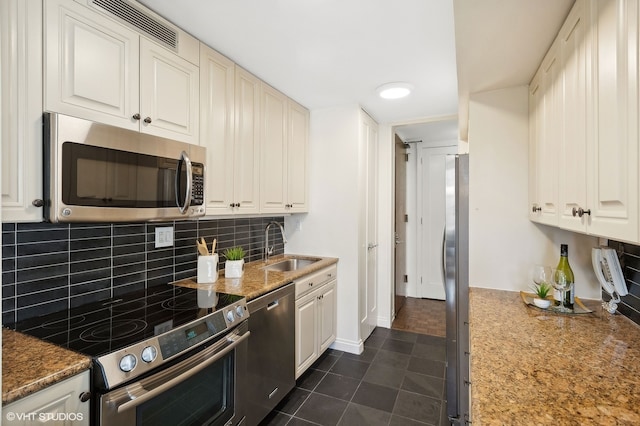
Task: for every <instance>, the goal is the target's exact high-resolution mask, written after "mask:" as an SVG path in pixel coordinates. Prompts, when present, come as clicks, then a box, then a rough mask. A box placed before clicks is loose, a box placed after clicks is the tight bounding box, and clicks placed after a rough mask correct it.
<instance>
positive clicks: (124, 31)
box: [43, 0, 139, 130]
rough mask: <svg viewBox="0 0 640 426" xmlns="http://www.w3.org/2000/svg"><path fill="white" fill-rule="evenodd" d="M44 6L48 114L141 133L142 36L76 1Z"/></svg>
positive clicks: (49, 3) (56, 1)
mask: <svg viewBox="0 0 640 426" xmlns="http://www.w3.org/2000/svg"><path fill="white" fill-rule="evenodd" d="M43 3H44V6H45V37H44V40H45V68H44V69H45V91H44V98H45V101H44V103H45V109H46V110H49V111H55V112H61V113H64V114H69V115H73V116H76V117H80V118H85V119H88V120H93V121H97V122H100V123H105V124H112V125H115V126H119V127H124V128H128V129H132V130H137V129H138V121H136V120H135V119H133V118H132V116H133V115H134V114H135V113H137V112H139V103H138V102H139V78H138V70H139V36H138V34H137V33H136V32H134V31H132V30H130V29H128V28H126V27H124V26H122V25H119V24H117V23H116V22H114V21H111V20H109V19H108V18H105V17H104V16H102V15H100V14H99V13H96V12H94V11H92V10H89V9H87V8H86V7H84V6H82V5H80V4H78V3H76V2H74V1H65V0H51V1H46V2H43Z"/></svg>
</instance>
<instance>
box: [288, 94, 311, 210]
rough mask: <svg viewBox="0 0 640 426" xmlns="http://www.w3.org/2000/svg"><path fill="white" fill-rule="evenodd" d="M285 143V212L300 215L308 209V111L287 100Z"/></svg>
mask: <svg viewBox="0 0 640 426" xmlns="http://www.w3.org/2000/svg"><path fill="white" fill-rule="evenodd" d="M288 120H289V125H288V133H287V138H288V143H287V173H288V179H287V198H288V201H289V203H288V204H289V206H288V207H287V210H286V211H287V212H289V213H300V212H306V211H308V209H309V204H308V201H307V200H308V197H307V191H308V186H309V179H308V175H307V170H308V168H307V164H308V161H309V157H308V149H309V110H308V109H306V108H305V107H303V106H302V105H300V104H298V103H296V102H294V101H292V100H291V99H289V102H288Z"/></svg>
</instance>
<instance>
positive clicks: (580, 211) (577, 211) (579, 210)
mask: <svg viewBox="0 0 640 426" xmlns="http://www.w3.org/2000/svg"><path fill="white" fill-rule="evenodd" d="M571 214H572V215H573V217H576V216H578V217H582V216H584V215H585V214H588V215H589V216H591V209H587V210H584V209H583V208H582V207H578V208H575V207H574V208H572V209H571Z"/></svg>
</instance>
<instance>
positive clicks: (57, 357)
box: [2, 328, 91, 405]
mask: <svg viewBox="0 0 640 426" xmlns="http://www.w3.org/2000/svg"><path fill="white" fill-rule="evenodd" d="M90 366H91V358H89V357H86V356H84V355H81V354H78V353H76V352H73V351H70V350H68V349H65V348H62V347H60V346H56V345H54V344H51V343H47V342H45V341H43V340H40V339H36V338H35V337H31V336H27V335H26V334H22V333H19V332H17V331H13V330H9V329H7V328H3V329H2V404H3V405H4V404H8V403H10V402H13V401H15V400H17V399H20V398H23V397H25V396H27V395H30V394H32V393H35V392H37V391H39V390H42V389H44V388H46V387H47V386H51V385H53V384H55V383H57V382H60V381H62V380H64V379H67V378H69V377H72V376H74V375H76V374H78V373H81V372H83V371H85V370H87V369H89V367H90Z"/></svg>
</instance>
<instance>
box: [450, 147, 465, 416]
mask: <svg viewBox="0 0 640 426" xmlns="http://www.w3.org/2000/svg"><path fill="white" fill-rule="evenodd" d="M445 175H446V176H445V184H446V189H445V209H446V213H445V232H444V243H443V268H444V286H445V300H446V321H447V374H446V377H447V380H446V381H447V415H448V417H449V420H450V421H451V423H452V424H454V425H465V424H468V423H470V422H471V418H470V396H469V390H470V389H469V387H470V381H469V369H470V366H469V155H468V154H464V155H449V156H447V160H446V171H445Z"/></svg>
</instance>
